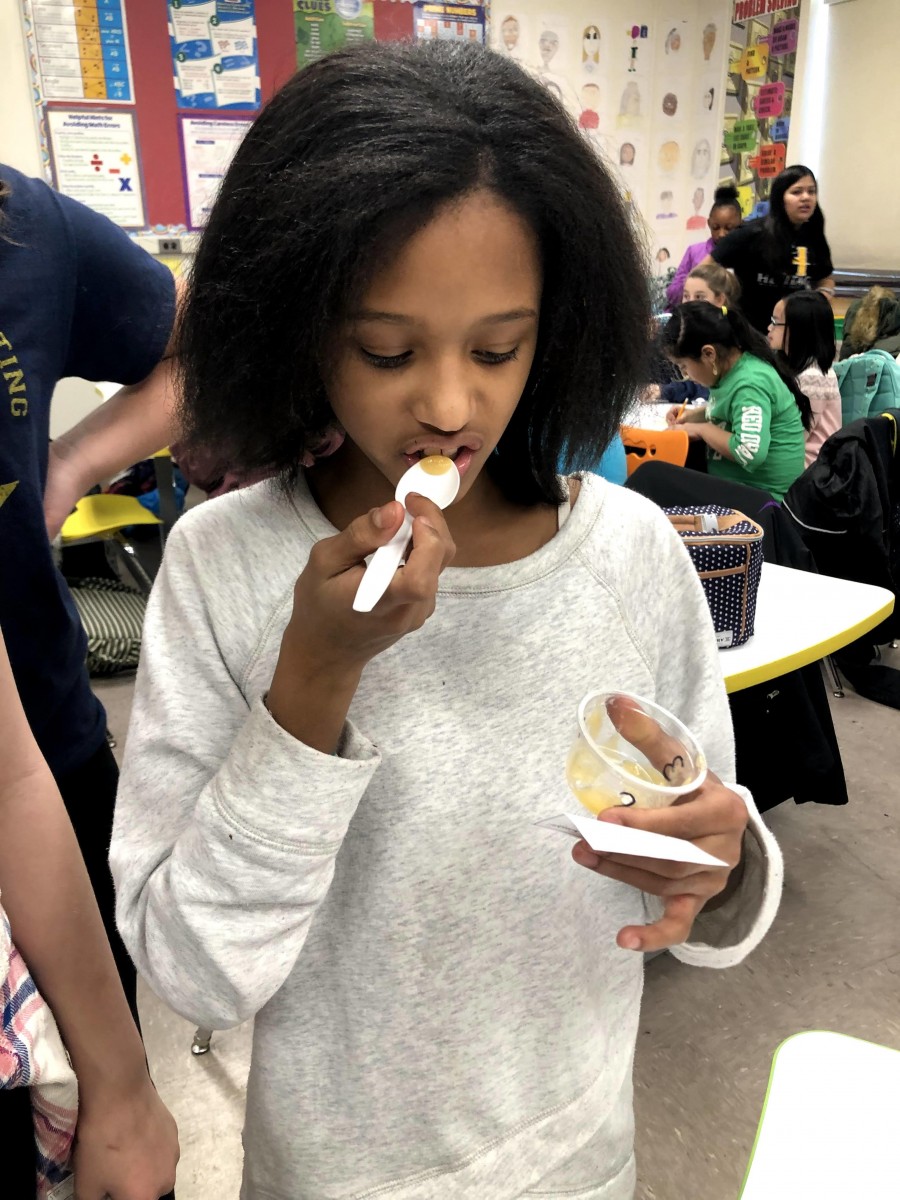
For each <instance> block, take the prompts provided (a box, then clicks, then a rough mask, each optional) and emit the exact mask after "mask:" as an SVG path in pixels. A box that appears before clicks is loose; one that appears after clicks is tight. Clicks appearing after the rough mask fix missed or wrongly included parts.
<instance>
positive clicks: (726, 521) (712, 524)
mask: <svg viewBox="0 0 900 1200" xmlns="http://www.w3.org/2000/svg"><path fill="white" fill-rule="evenodd" d="M668 517H669V520H670V521H671V522H672V524H673V525H674V527H675V529H676V530H677V531H678V533H727V532H728V530H729V529H733V528H734V526H735V525H739V524H740V523H741V521H749V522H750V524H751V525H754V526H756V528H759V526H757V525H756V522H755V521H750V518H749V517H747V516H745V515H744V514H743V513H742V512H737V511H736V510H735V511H733V512H730V513H725V514H722V515H717V514H716V513H669V514H668Z"/></svg>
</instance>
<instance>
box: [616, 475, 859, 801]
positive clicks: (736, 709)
mask: <svg viewBox="0 0 900 1200" xmlns="http://www.w3.org/2000/svg"><path fill="white" fill-rule="evenodd" d="M625 486H626V487H628V488H629V489H630V490H632V491H636V492H640V493H641V495H644V496H647V497H648V499H650V500H653V501H654V502H655V503H656V504H659V505H660V507H663V508H665V507H668V506H670V505H682V504H722V505H726V506H728V507H729V508H734V509H737V510H738V511H739V512H742V513H744V514H745V515H746V516H748V517H751V518H752V519H753V520H754V521H756V522H757V523H758V524H759V525H761V526H762V528H763V533H764V537H763V556H764V558H765V561H766V562H770V563H776V564H777V565H778V566H782V567H794V568H795V569H797V570H802V571H815V569H816V567H815V564H814V562H813V559H812V555H811V554H810V552H809V550H808V549H807V547H806V546H805V544H804V542H803V539H802V538H801V537H800V535H799V533H798V531H797V529H796V527H795V526H794V524H793V522H792V521H791V520H790V518H789V517H788V516H787V515H786V514H785V513H784V512H783V511H782V508H781V506H780V505H779V504H778V502H777V501H776V500H774V499H773V498H772V497H771V496H770V495H769V493H768V492H763V491H761V490H760V489H759V488H754V487H747V486H745V485H744V484H741V483H731V482H729V481H726V480H721V479H715V478H714V477H713V476H711V475H705V474H702V473H701V472H699V471H689V470H686V469H685V468H684V467H673V466H671V465H670V464H668V463H660V462H650V463H645V464H644V465H643V466H641V467H639V468H638V469H637V470H636V471H635V472H634V474H633V475H632V476H631V477H630V479H629V480H628V483H627V484H626V485H625ZM723 653H725V654H727V653H728V651H727V650H726V651H723ZM728 701H729V704H730V706H731V719H732V722H733V724H734V737H735V750H736V755H737V778H738V782H739V783H742V784H744V786H745V787H748V788H749V789H750V791H751V792H752V793H753V798H754V800H755V801H756V804H757V807H758V808H759V810H760V812H765V811H766V810H767V809H770V808H774V807H775V805H776V804H781V803H782V802H783V801H784V800H789V799H791V798H793V799H794V800H795V801H796V803H797V804H805V803H808V802H812V801H815V802H817V803H819V804H846V803H847V785H846V782H845V780H844V767H843V763H842V762H841V752H840V749H839V747H838V743H837V737H836V735H835V732H834V722H833V721H832V719H831V710H830V709H829V707H828V697H827V695H826V692H825V684H824V682H823V680H822V672H821V670H820V668H819V665H818V663H812V664H811V665H810V666H808V667H802V668H801V669H800V670H799V671H791V672H789V673H788V674H787V675H780V676H779V677H778V678H777V679H772V680H769V681H768V682H767V683H760V684H756V685H755V686H753V687H749V688H744V689H743V690H742V691H739V692H733V693H732V694H731V695H730V696H729V697H728Z"/></svg>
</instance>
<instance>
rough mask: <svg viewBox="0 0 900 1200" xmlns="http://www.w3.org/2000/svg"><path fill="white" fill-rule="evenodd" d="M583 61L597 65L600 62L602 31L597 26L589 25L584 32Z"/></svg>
mask: <svg viewBox="0 0 900 1200" xmlns="http://www.w3.org/2000/svg"><path fill="white" fill-rule="evenodd" d="M581 61H582V62H592V63H596V64H599V62H600V30H599V29H598V28H597V26H596V25H588V27H587V28H586V29H585V31H584V38H583V40H582V43H581Z"/></svg>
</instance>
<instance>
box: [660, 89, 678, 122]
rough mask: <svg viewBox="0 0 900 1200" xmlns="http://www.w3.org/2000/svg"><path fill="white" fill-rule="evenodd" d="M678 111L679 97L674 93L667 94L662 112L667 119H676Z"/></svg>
mask: <svg viewBox="0 0 900 1200" xmlns="http://www.w3.org/2000/svg"><path fill="white" fill-rule="evenodd" d="M677 109H678V97H677V96H676V95H675V93H674V92H666V94H665V96H663V102H662V110H663V112H664V113H665V114H666V116H667V117H674V116H675V113H676V111H677Z"/></svg>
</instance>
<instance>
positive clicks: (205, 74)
mask: <svg viewBox="0 0 900 1200" xmlns="http://www.w3.org/2000/svg"><path fill="white" fill-rule="evenodd" d="M169 45H170V47H171V50H172V74H173V80H174V84H175V92H176V95H177V98H178V107H179V108H202V109H229V110H231V111H234V110H238V111H240V110H247V109H250V110H253V109H257V108H259V106H260V101H261V98H262V93H261V89H260V82H259V55H258V51H257V40H256V11H255V0H169Z"/></svg>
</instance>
